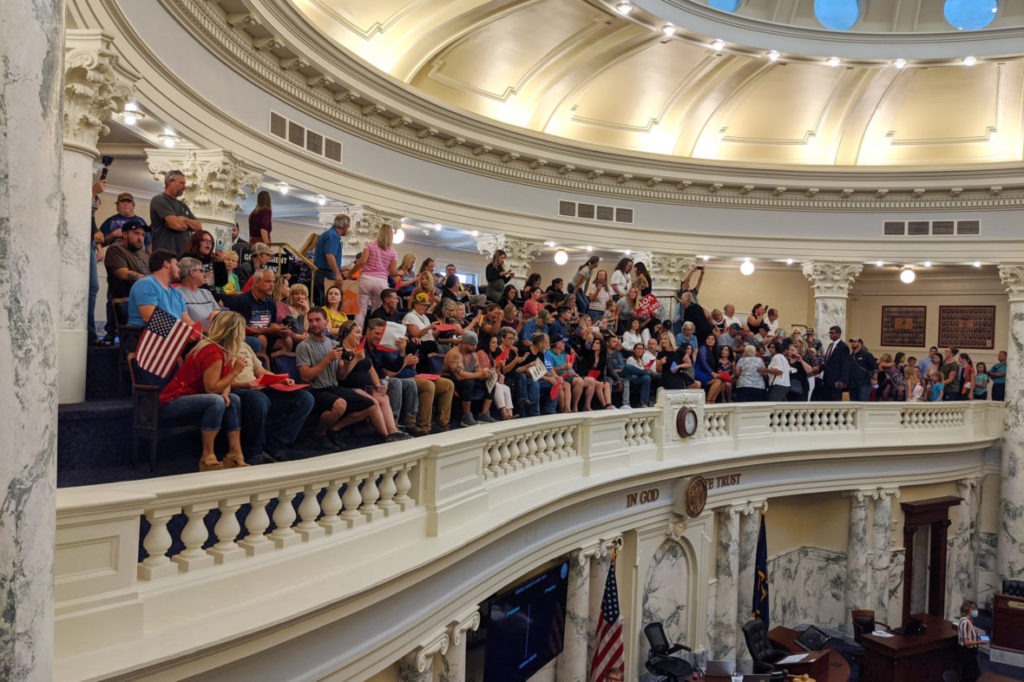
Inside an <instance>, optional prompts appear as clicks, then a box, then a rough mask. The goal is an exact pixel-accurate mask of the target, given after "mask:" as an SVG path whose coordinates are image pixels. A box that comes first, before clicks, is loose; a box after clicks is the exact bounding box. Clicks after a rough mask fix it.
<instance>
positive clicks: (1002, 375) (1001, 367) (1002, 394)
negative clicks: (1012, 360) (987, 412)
mask: <svg viewBox="0 0 1024 682" xmlns="http://www.w3.org/2000/svg"><path fill="white" fill-rule="evenodd" d="M997 358H998V361H997V362H996V364H994V365H992V369H990V370H989V372H988V375H989V376H990V377H991V378H992V400H1005V399H1006V351H1005V350H1001V351H999V355H998V356H997Z"/></svg>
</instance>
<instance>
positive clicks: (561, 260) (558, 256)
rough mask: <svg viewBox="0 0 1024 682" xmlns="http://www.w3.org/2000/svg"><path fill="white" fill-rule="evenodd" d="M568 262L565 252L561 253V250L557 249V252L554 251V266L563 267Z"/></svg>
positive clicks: (567, 255)
mask: <svg viewBox="0 0 1024 682" xmlns="http://www.w3.org/2000/svg"><path fill="white" fill-rule="evenodd" d="M568 262H569V254H567V253H566V252H565V251H562V250H561V249H559V250H558V251H555V264H556V265H565V264H566V263H568Z"/></svg>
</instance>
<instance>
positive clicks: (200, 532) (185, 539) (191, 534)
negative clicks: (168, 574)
mask: <svg viewBox="0 0 1024 682" xmlns="http://www.w3.org/2000/svg"><path fill="white" fill-rule="evenodd" d="M183 511H184V512H185V516H187V517H188V523H186V524H185V528H184V529H182V531H181V542H182V544H184V545H185V549H184V550H183V551H182V552H180V553H179V554H178V555H177V556H174V557H171V561H173V562H174V563H176V564H178V566H180V567H181V570H183V571H194V570H196V569H197V568H203V567H205V566H213V557H212V556H210V555H209V554H207V552H206V550H205V549H203V544H204V543H205V542H206V539H207V538H208V537H209V531H208V530H207V529H206V523H205V522H204V520H205V519H206V513H207V512H208V511H210V503H209V502H205V503H200V504H189V505H185V507H184V509H183Z"/></svg>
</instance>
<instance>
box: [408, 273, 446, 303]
mask: <svg viewBox="0 0 1024 682" xmlns="http://www.w3.org/2000/svg"><path fill="white" fill-rule="evenodd" d="M420 294H423V295H424V296H426V297H427V308H426V310H425V311H424V312H428V313H430V312H433V311H434V307H435V306H436V305H437V303H438V301H440V300H441V299H440V296H438V295H437V289H436V288H435V287H434V278H433V276H432V275H431V274H430V271H429V270H421V271H420V273H419V274H418V275H417V276H416V283H415V284H414V285H413V288H412V291H411V292H410V294H409V298H408V306H407V307H408V309H409V310H413V309H414V308H415V306H414V305H413V302H414V301H415V300H416V298H417V297H418V296H419V295H420Z"/></svg>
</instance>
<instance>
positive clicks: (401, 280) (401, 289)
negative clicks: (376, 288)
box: [381, 253, 416, 301]
mask: <svg viewBox="0 0 1024 682" xmlns="http://www.w3.org/2000/svg"><path fill="white" fill-rule="evenodd" d="M396 271H397V272H398V274H397V275H395V277H394V280H395V281H394V284H392V286H391V288H392V289H395V290H396V291H398V293H399V295H400V296H408V295H409V294H410V293H411V292H412V286H413V284H414V283H415V281H416V254H414V253H407V254H405V255H404V256H402V262H401V263H399V264H398V267H397V268H396ZM381 300H382V301H383V300H384V292H381Z"/></svg>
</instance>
